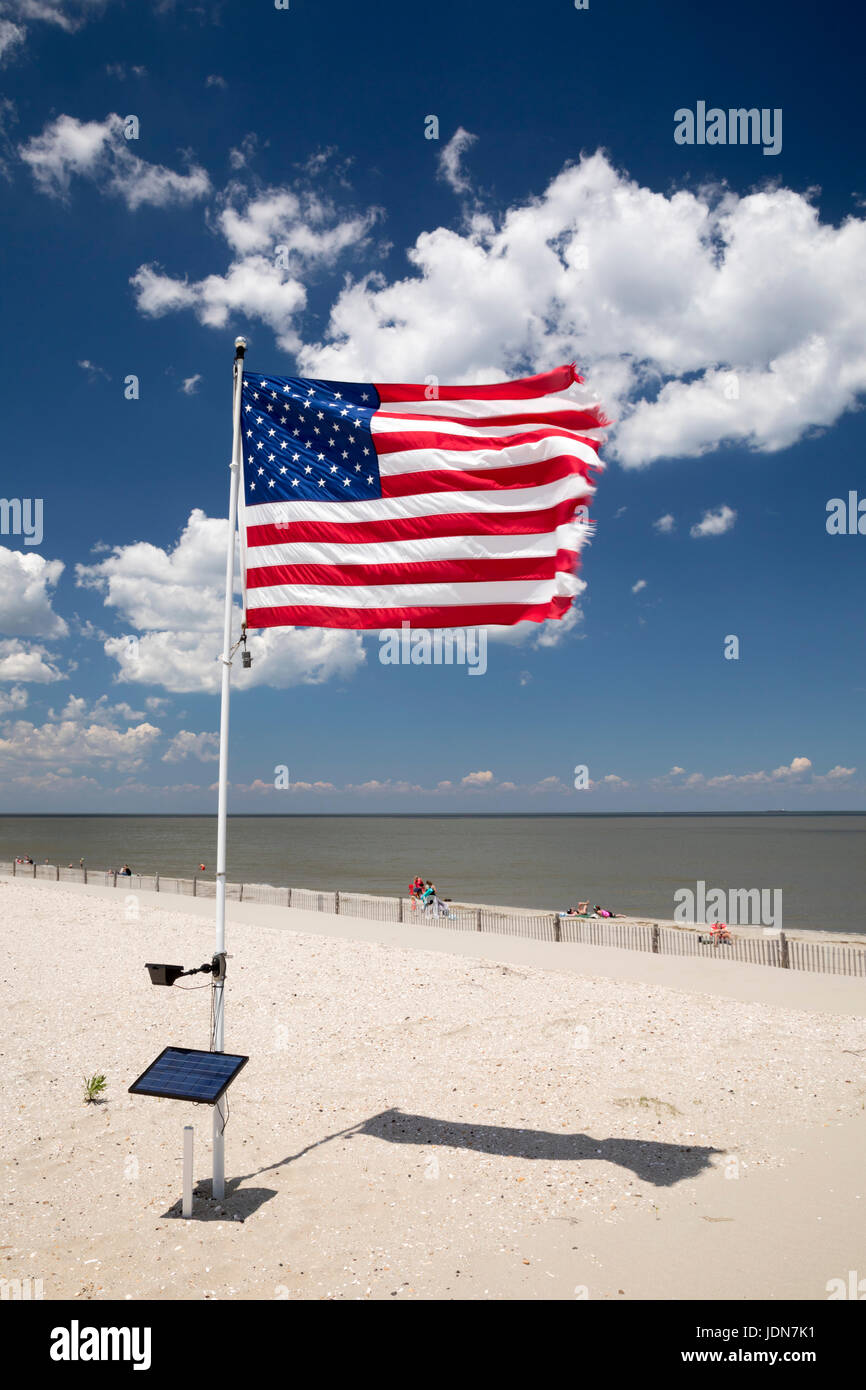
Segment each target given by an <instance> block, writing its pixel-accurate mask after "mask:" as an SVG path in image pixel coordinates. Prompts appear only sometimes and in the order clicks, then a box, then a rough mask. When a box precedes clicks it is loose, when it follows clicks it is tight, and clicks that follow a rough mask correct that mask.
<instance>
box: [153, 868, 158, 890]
mask: <svg viewBox="0 0 866 1390" xmlns="http://www.w3.org/2000/svg"><path fill="white" fill-rule="evenodd" d="M153 891H154V893H158V892H159V873H158V872H157V873H155V874H154V876H153Z"/></svg>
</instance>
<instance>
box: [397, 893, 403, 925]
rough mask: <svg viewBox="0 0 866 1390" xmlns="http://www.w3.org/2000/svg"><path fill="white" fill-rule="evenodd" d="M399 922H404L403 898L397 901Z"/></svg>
mask: <svg viewBox="0 0 866 1390" xmlns="http://www.w3.org/2000/svg"><path fill="white" fill-rule="evenodd" d="M397 921H398V922H402V921H403V899H402V898H398V899H397Z"/></svg>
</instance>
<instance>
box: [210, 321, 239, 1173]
mask: <svg viewBox="0 0 866 1390" xmlns="http://www.w3.org/2000/svg"><path fill="white" fill-rule="evenodd" d="M246 350H247V343H246V339H245V338H235V362H234V397H233V421H234V423H233V431H232V459H231V463H230V464H229V468H230V469H231V487H230V490H229V531H228V541H227V543H226V601H225V615H224V620H223V650H222V656H221V658H220V660H221V661H222V685H221V691H220V762H219V798H218V801H217V862H216V947H215V952H214V953H215V955H217V956H220V955H222V954H223V953H224V952H225V948H226V814H227V808H228V774H229V689H230V679H231V650H232V613H233V599H234V593H233V591H234V583H235V530H236V529H237V516H238V490H239V487H240V474H241V447H242V444H241V395H242V391H243V378H244V353H245V352H246ZM224 990H225V981H224V979H223V978H221V977H220V976H215V977H214V985H213V1036H212V1038H211V1050H212V1051H213V1052H223V1051H225V1004H224V999H223V993H224ZM225 1123H226V1098H225V1095H223V1097H222V1098H221V1099H220V1100H219V1101H218V1102H217V1104H216V1105H215V1106H214V1108H213V1196H214V1197H215V1198H216V1199H217V1200H218V1201H221V1200H222V1198H223V1197H224V1196H225V1193H226V1166H225Z"/></svg>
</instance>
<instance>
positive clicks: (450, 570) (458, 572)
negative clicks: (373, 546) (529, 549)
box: [247, 550, 577, 589]
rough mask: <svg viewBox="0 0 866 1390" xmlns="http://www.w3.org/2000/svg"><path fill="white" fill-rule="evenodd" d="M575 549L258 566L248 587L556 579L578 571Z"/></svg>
mask: <svg viewBox="0 0 866 1390" xmlns="http://www.w3.org/2000/svg"><path fill="white" fill-rule="evenodd" d="M576 563H577V551H575V550H558V551H557V552H556V554H555V555H533V556H525V557H523V558H520V557H515V556H510V555H509V556H496V555H491V556H490V558H489V559H487V560H405V561H402V560H401V561H397V562H395V563H392V564H382V565H316V564H312V565H296V564H289V565H259V566H257V567H256V568H255V569H251V570H249V571H248V573H247V588H248V589H264V588H268V587H269V586H270V585H272V584H347V585H352V584H445V583H452V582H454V583H466V582H467V581H471V580H481V581H490V580H494V579H553V577H554V576H555V575H556V574H557V572H558V571H560V570H565V571H567V572H568V573H571V572H573V571H574V569H575V566H576Z"/></svg>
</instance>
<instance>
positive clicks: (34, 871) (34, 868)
mask: <svg viewBox="0 0 866 1390" xmlns="http://www.w3.org/2000/svg"><path fill="white" fill-rule="evenodd" d="M33 877H34V878H35V877H36V861H35V860H34V861H33Z"/></svg>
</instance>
